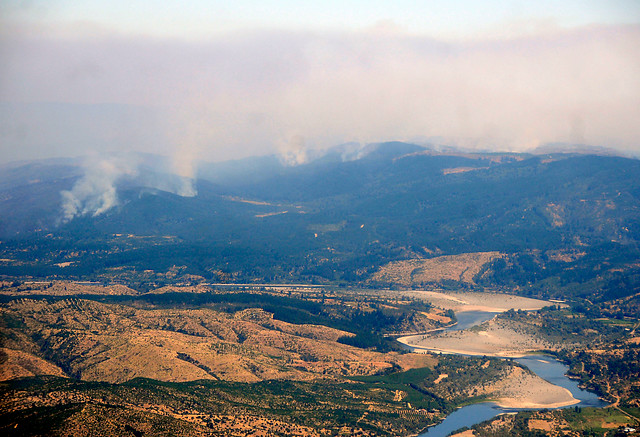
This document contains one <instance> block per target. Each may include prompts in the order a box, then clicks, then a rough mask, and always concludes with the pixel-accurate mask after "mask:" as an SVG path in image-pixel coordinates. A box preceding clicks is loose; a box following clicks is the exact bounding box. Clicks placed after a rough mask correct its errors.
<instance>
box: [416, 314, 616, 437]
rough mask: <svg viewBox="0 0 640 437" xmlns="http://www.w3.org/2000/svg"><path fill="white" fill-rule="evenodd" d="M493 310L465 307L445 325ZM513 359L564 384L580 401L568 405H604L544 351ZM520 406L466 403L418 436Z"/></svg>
mask: <svg viewBox="0 0 640 437" xmlns="http://www.w3.org/2000/svg"><path fill="white" fill-rule="evenodd" d="M495 315H496V313H490V312H485V311H467V312H461V313H456V318H457V319H458V323H457V324H455V325H453V326H451V327H450V328H447V330H456V331H460V330H463V329H467V328H470V327H472V326H475V325H479V324H480V323H482V322H484V321H486V320H489V319H491V318H493V317H495ZM514 361H517V362H518V363H520V364H522V365H523V366H526V367H528V368H529V369H530V370H531V371H532V372H533V373H535V374H536V375H538V376H539V377H541V378H543V379H545V380H547V381H549V382H550V383H552V384H555V385H559V386H560V387H564V388H566V389H567V390H569V391H570V392H571V394H572V395H573V397H574V398H576V399H578V400H579V401H580V403H579V404H575V405H571V407H575V406H579V407H604V406H605V405H606V403H605V402H603V401H601V400H600V399H599V398H598V396H597V395H595V394H593V393H591V392H588V391H586V390H582V389H580V388H579V387H578V383H577V382H576V381H573V380H571V379H569V378H568V377H567V375H566V373H567V371H568V370H569V368H568V367H567V366H566V365H564V364H563V363H561V362H560V361H558V360H556V359H555V358H552V357H550V356H547V355H536V354H534V355H526V356H524V357H522V358H515V359H514ZM517 411H521V410H515V409H507V408H501V407H499V406H498V405H497V404H495V403H493V402H483V403H480V404H473V405H468V406H466V407H462V408H459V409H457V410H456V411H454V412H453V413H451V414H449V415H448V416H447V417H446V418H445V419H444V421H442V422H441V423H440V424H438V425H436V426H434V427H431V428H429V430H427V431H426V432H425V433H423V434H420V436H419V437H445V436H448V435H449V434H450V433H452V432H453V431H455V430H458V429H460V428H463V427H465V426H468V427H471V426H472V425H475V424H477V423H481V422H484V421H485V420H489V419H492V418H493V417H496V416H499V415H501V414H505V413H514V412H517Z"/></svg>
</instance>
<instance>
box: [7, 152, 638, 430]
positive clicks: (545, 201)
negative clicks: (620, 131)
mask: <svg viewBox="0 0 640 437" xmlns="http://www.w3.org/2000/svg"><path fill="white" fill-rule="evenodd" d="M366 152H367V153H364V152H363V154H362V155H361V156H359V157H358V158H357V159H353V160H344V159H342V157H341V155H340V154H338V153H332V152H331V151H330V152H328V153H327V154H325V155H323V156H322V157H321V158H318V159H317V160H315V161H311V162H308V163H304V164H301V165H298V166H286V165H284V164H282V163H279V161H278V160H277V159H275V158H274V159H264V160H247V162H243V161H237V162H233V163H229V164H225V163H218V164H215V165H214V164H202V166H201V168H200V169H199V177H198V179H196V180H192V181H185V180H183V179H179V178H176V176H175V175H166V176H167V178H168V179H167V180H166V181H163V178H164V176H163V174H162V173H161V171H160V170H159V169H150V168H145V169H140V170H139V172H138V173H137V174H136V175H135V176H127V177H123V178H122V179H121V180H120V179H114V180H113V181H112V183H113V185H112V187H110V189H111V188H113V192H114V193H116V194H117V202H115V203H114V204H113V206H111V207H110V208H108V209H106V210H104V211H101V212H100V213H98V212H97V211H96V212H95V213H94V212H87V213H78V214H77V215H75V216H74V217H73V218H69V219H64V220H63V218H62V216H61V215H60V214H61V211H62V210H61V202H62V201H63V198H62V197H61V195H60V193H61V192H63V191H69V192H73V187H74V186H75V184H85V183H86V182H87V178H90V177H91V174H90V173H89V174H87V173H83V172H82V171H81V170H80V168H79V165H80V164H74V163H73V162H72V161H67V162H66V163H65V164H64V165H62V166H61V165H60V164H55V165H53V164H52V165H50V166H49V165H48V164H47V163H46V162H41V163H38V164H37V165H36V164H25V165H23V166H22V167H20V166H18V167H11V168H8V169H7V171H6V172H5V173H4V174H3V175H1V176H0V191H2V193H0V194H1V195H0V238H1V240H0V381H1V382H0V393H1V399H2V400H1V401H0V429H1V430H2V432H3V434H6V435H90V434H92V433H94V434H95V433H97V432H99V431H100V430H101V431H103V432H107V433H108V434H110V435H118V436H131V435H136V436H137V435H158V436H160V435H185V436H186V435H203V436H204V435H210V436H216V435H220V436H222V435H234V436H235V435H237V436H245V435H256V436H259V435H260V436H272V435H273V436H276V435H300V436H314V435H318V436H339V435H345V436H346V435H366V436H375V435H389V436H408V435H416V434H419V433H420V432H423V431H424V430H425V429H427V428H428V427H430V426H432V425H435V424H437V423H440V422H441V421H442V420H443V419H445V418H446V417H447V416H449V415H450V414H451V413H452V412H454V411H456V410H457V409H458V408H459V407H465V406H469V405H476V404H481V403H485V402H494V403H496V404H498V405H500V406H502V407H504V408H527V409H542V410H541V411H543V412H540V413H530V412H518V413H517V414H516V415H515V416H514V418H513V420H511V421H508V420H505V419H504V418H498V419H495V422H494V424H495V425H496V426H495V429H496V433H497V434H495V435H500V434H499V432H502V431H498V429H500V430H503V429H512V430H513V429H516V430H517V432H518V433H520V434H514V435H529V434H526V432H524V431H522V430H523V429H524V428H523V427H527V426H530V429H529V428H528V429H529V431H531V430H534V429H538V428H535V427H536V426H543V425H541V423H542V422H541V421H545V423H547V422H548V423H555V424H559V423H562V426H563V427H565V429H566V430H568V431H570V432H575V433H577V434H574V435H591V434H586V433H587V432H589V433H590V432H593V433H595V435H602V436H604V435H605V432H606V431H602V429H604V428H597V429H596V427H595V425H594V426H592V427H591V428H589V429H588V430H587V431H585V429H587V428H585V427H582V428H581V426H582V425H580V424H579V418H581V417H583V416H581V415H580V414H583V413H581V412H580V413H578V412H577V410H573V411H574V412H575V414H576V415H575V416H570V415H569V414H568V413H567V411H569V410H550V409H552V408H556V407H570V408H569V409H571V408H575V407H576V406H578V407H579V408H581V410H580V411H583V410H584V411H585V413H584V414H593V413H591V412H589V411H591V410H588V409H587V408H584V409H582V407H581V406H580V405H579V404H577V403H576V402H578V400H577V398H576V397H575V394H574V393H571V392H569V391H567V389H566V388H564V387H561V386H559V385H557V384H554V383H552V382H549V381H547V380H545V379H544V378H543V377H540V376H538V375H537V374H535V373H533V372H532V371H531V370H530V369H529V368H528V367H527V366H526V365H524V364H522V363H521V362H519V361H518V360H517V359H515V358H517V357H522V356H525V355H526V356H529V355H530V354H532V353H535V354H538V353H545V354H547V356H550V357H553V358H555V359H558V360H560V361H561V362H562V363H565V364H566V365H568V366H569V375H570V376H571V377H572V378H575V379H576V380H577V381H579V382H580V384H581V386H582V387H585V388H587V389H589V390H591V391H592V392H594V393H596V394H597V395H598V396H601V397H602V398H603V399H605V400H606V401H607V402H608V403H610V404H612V405H614V407H611V408H613V409H615V408H618V409H620V410H621V411H624V413H626V414H628V416H627V415H625V414H622V413H621V414H622V415H623V417H625V418H626V419H622V418H620V416H618V415H615V414H613V413H611V414H610V413H609V411H610V410H609V409H597V410H596V411H601V412H602V414H603V415H607V414H608V416H607V417H615V418H616V419H615V421H617V422H615V421H614V422H615V423H616V424H618V425H620V426H622V425H625V426H626V425H629V426H632V425H634V422H635V419H634V417H638V416H639V415H638V414H637V411H636V410H637V409H638V408H639V406H638V399H640V396H639V395H638V390H640V387H639V386H638V383H637V381H638V379H639V378H640V374H639V373H638V365H640V359H639V357H638V347H639V342H638V334H637V329H638V328H639V327H640V319H639V318H638V308H639V302H640V300H639V299H640V297H639V296H640V263H639V262H638V260H639V259H640V249H639V246H638V244H639V243H640V221H639V217H640V214H639V212H640V196H639V193H640V166H639V165H638V161H637V160H634V159H629V158H622V157H614V156H597V155H585V154H579V153H553V154H545V155H542V156H540V155H534V154H498V155H494V154H491V153H481V152H479V153H470V152H469V153H459V152H455V151H449V152H447V151H437V150H425V148H424V147H422V146H418V145H414V144H408V143H397V142H394V143H381V144H374V145H370V147H368V148H367V149H366ZM261 163H262V164H261ZM163 168H166V166H165V167H163ZM43 169H45V170H46V171H45V170H43ZM146 171H148V173H145V172H146ZM25 181H27V182H28V183H27V182H25ZM150 181H152V182H153V184H151V182H150ZM176 181H178V182H180V181H182V182H183V183H187V182H188V183H189V184H191V185H192V186H193V188H194V191H197V193H194V192H190V194H189V196H186V195H184V196H183V195H180V194H177V193H176V192H174V191H175V190H174V191H171V190H165V189H163V187H164V188H166V187H169V186H170V185H169V182H171V183H176ZM160 182H162V183H160ZM182 182H181V183H182ZM150 184H151V185H150ZM110 192H111V191H110ZM93 194H95V195H100V193H93ZM93 194H91V195H93ZM98 198H99V197H98ZM56 199H57V200H56ZM45 200H46V201H45ZM89 204H90V202H89V203H87V205H89ZM82 210H83V209H82V208H79V209H78V211H82ZM285 210H286V211H287V213H283V211H285ZM474 314H476V315H478V317H477V319H474V317H475V316H474ZM472 316H473V317H472ZM468 320H471V322H469V324H467V321H468ZM474 320H475V321H474ZM505 357H507V359H505ZM522 362H525V361H522ZM616 411H619V410H616ZM598 414H600V413H598ZM590 417H591V416H590ZM603 417H604V416H603ZM580 420H581V419H580ZM611 420H614V419H611ZM585 421H587V419H585ZM587 422H588V421H587ZM614 422H612V423H614ZM525 423H526V425H525ZM588 423H595V422H588ZM498 424H501V425H500V426H498ZM474 426H475V428H473V431H468V432H473V433H475V434H474V435H490V434H486V433H488V432H489V431H487V430H488V429H493V428H492V427H493V425H487V424H477V426H476V425H474ZM501 426H502V428H500V427H501ZM544 426H547V425H544ZM549 426H551V425H549ZM554 426H555V425H554ZM509 427H511V428H509ZM554 429H555V428H554ZM504 432H506V433H507V434H508V433H509V432H510V431H504ZM527 432H528V431H527ZM482 433H485V434H482ZM580 433H582V434H580ZM428 435H429V434H427V436H428Z"/></svg>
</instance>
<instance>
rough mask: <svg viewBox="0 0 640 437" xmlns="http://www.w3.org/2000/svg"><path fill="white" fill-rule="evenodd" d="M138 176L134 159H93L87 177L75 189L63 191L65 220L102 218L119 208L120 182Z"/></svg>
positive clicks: (85, 174)
mask: <svg viewBox="0 0 640 437" xmlns="http://www.w3.org/2000/svg"><path fill="white" fill-rule="evenodd" d="M136 174H137V165H136V164H135V162H132V161H130V160H126V159H122V158H118V157H108V158H104V157H103V158H98V157H92V158H89V159H88V160H87V161H86V162H85V163H84V175H83V176H82V178H80V179H79V180H78V181H77V182H76V183H75V184H74V185H73V187H72V188H71V190H68V191H67V190H65V191H62V192H61V193H60V194H61V195H62V214H63V221H64V222H68V221H69V220H71V219H73V218H74V217H77V216H83V215H87V214H91V215H93V216H97V215H100V214H102V213H104V212H105V211H108V210H109V209H111V208H113V207H114V206H116V205H118V194H117V190H116V183H117V182H118V180H120V179H121V178H122V177H124V176H134V175H136Z"/></svg>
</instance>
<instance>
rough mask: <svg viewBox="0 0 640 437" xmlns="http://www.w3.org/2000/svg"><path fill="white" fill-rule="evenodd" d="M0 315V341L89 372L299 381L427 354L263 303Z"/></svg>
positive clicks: (87, 305)
mask: <svg viewBox="0 0 640 437" xmlns="http://www.w3.org/2000/svg"><path fill="white" fill-rule="evenodd" d="M1 315H2V325H3V326H2V328H1V333H2V337H1V338H2V346H3V347H5V348H7V349H11V350H14V351H23V352H25V353H30V354H32V355H35V356H37V357H40V358H42V359H46V360H47V361H48V362H49V363H52V366H58V367H59V368H60V369H62V370H63V371H64V372H65V374H66V375H68V376H72V377H75V378H79V379H84V380H93V381H108V382H123V381H127V380H130V379H133V378H135V377H147V378H153V379H158V380H162V381H191V380H196V379H222V380H230V381H245V382H251V381H260V380H265V379H280V378H286V379H290V380H305V379H311V378H314V377H317V376H318V375H328V376H330V375H366V374H372V373H377V372H381V371H384V370H386V369H390V368H392V367H394V366H397V367H400V368H411V367H415V366H419V365H425V363H426V361H428V360H429V358H427V357H418V356H415V355H399V354H395V353H391V354H381V353H376V352H372V351H367V350H363V349H358V348H354V347H351V346H348V345H344V344H341V343H338V342H337V341H336V340H337V339H338V338H339V337H341V336H344V335H348V333H346V332H344V331H339V330H336V329H332V328H329V327H325V326H315V325H294V324H290V323H285V322H282V321H278V320H274V319H273V318H272V316H271V314H270V313H267V312H264V311H263V310H261V309H248V310H244V311H240V312H237V313H235V314H227V313H221V312H216V311H213V310H210V309H193V310H189V309H151V310H150V309H136V308H132V307H127V306H122V305H115V304H104V303H98V302H94V301H87V300H81V299H68V300H63V301H58V302H54V303H52V302H47V301H37V300H30V299H22V300H18V301H12V302H10V303H8V304H5V305H3V306H2V313H1ZM8 363H9V362H8ZM11 363H13V361H12V362H11ZM11 363H10V364H11ZM12 365H13V364H12ZM42 368H43V369H44V367H42ZM52 369H55V367H52ZM12 372H13V373H12ZM51 372H53V370H51ZM17 373H19V371H18V370H7V371H6V372H4V374H6V375H11V374H17ZM39 373H47V372H44V371H41V372H39Z"/></svg>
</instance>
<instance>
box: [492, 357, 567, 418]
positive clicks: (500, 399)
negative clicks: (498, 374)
mask: <svg viewBox="0 0 640 437" xmlns="http://www.w3.org/2000/svg"><path fill="white" fill-rule="evenodd" d="M488 391H493V392H495V393H496V395H497V399H495V402H496V403H497V404H498V405H499V406H500V407H502V408H508V409H511V408H513V409H524V408H532V409H537V408H560V407H568V406H570V405H575V404H578V403H580V401H579V400H578V399H576V398H575V397H573V395H572V394H571V392H570V391H569V390H567V389H566V388H564V387H560V386H557V385H554V384H551V383H550V382H548V381H545V380H544V379H542V378H540V377H539V376H537V375H534V374H532V373H529V372H528V371H526V370H524V369H522V368H520V367H515V368H514V369H513V371H512V374H510V375H509V376H508V377H506V378H503V379H502V380H500V381H498V382H497V383H495V384H493V385H492V386H490V387H489V388H488Z"/></svg>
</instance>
